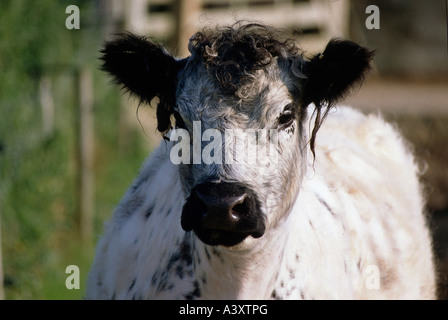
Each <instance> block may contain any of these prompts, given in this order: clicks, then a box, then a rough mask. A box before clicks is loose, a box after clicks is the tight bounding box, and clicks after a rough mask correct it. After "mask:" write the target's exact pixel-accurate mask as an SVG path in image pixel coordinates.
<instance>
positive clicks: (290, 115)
mask: <svg viewBox="0 0 448 320" xmlns="http://www.w3.org/2000/svg"><path fill="white" fill-rule="evenodd" d="M295 118H296V115H295V112H294V109H293V105H292V104H288V105H287V106H286V107H285V108H284V109H283V111H282V113H281V114H280V115H279V117H278V119H277V122H278V129H279V130H282V129H286V128H288V127H289V126H290V125H292V123H293V122H294V119H295Z"/></svg>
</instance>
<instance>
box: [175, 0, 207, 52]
mask: <svg viewBox="0 0 448 320" xmlns="http://www.w3.org/2000/svg"><path fill="white" fill-rule="evenodd" d="M175 4H176V5H175V10H174V11H175V15H174V19H175V21H174V22H175V26H176V28H175V48H174V49H175V52H176V54H177V55H178V56H179V57H181V58H184V57H186V56H188V54H189V53H188V41H189V40H190V37H191V36H192V35H193V34H194V33H195V32H196V31H197V30H196V27H197V25H198V21H197V19H198V18H199V14H200V12H201V0H188V1H187V0H176V1H175Z"/></svg>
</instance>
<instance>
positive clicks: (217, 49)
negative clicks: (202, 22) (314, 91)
mask: <svg viewBox="0 0 448 320" xmlns="http://www.w3.org/2000/svg"><path fill="white" fill-rule="evenodd" d="M284 34H285V33H284V32H281V31H280V30H278V29H274V28H271V27H268V26H265V25H261V24H257V23H249V24H244V25H242V23H241V22H237V23H235V24H234V25H232V26H229V27H223V28H216V29H213V30H212V29H204V30H203V31H202V32H198V33H196V34H194V35H193V36H192V37H191V39H190V44H189V48H188V49H189V50H190V52H191V53H192V54H193V55H196V56H198V57H200V58H202V61H203V63H204V65H205V66H206V68H207V69H208V71H209V72H210V74H211V75H213V76H214V77H215V79H216V80H217V82H218V83H219V84H220V85H221V87H222V88H223V90H224V91H225V92H227V93H235V92H236V91H237V89H238V88H239V87H241V86H244V85H245V84H246V83H247V82H248V81H250V79H252V78H253V75H254V72H255V71H257V70H263V69H265V68H266V67H267V66H268V65H269V64H270V63H271V62H272V60H273V58H274V57H278V56H280V57H286V56H293V55H297V54H298V53H299V48H298V47H297V46H296V44H295V42H294V40H293V39H289V38H284Z"/></svg>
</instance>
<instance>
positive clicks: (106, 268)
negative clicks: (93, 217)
mask: <svg viewBox="0 0 448 320" xmlns="http://www.w3.org/2000/svg"><path fill="white" fill-rule="evenodd" d="M189 50H190V53H191V55H190V56H189V57H188V58H186V59H182V60H178V59H175V58H173V57H172V56H171V55H169V54H168V53H167V52H166V51H165V50H164V49H163V48H162V47H161V46H159V45H157V44H154V43H152V42H150V41H148V40H147V39H146V38H144V37H140V36H136V35H133V34H123V35H122V37H121V38H119V39H117V40H115V41H112V42H108V43H107V44H106V46H105V48H104V50H103V51H102V53H103V56H102V59H103V61H104V65H103V69H104V70H106V71H107V72H108V73H110V74H111V75H112V76H113V77H114V79H115V81H116V82H117V83H119V84H121V85H123V87H124V88H126V89H127V90H128V91H129V92H130V93H131V94H133V95H135V96H137V97H138V98H139V99H141V100H142V101H143V102H147V103H149V102H151V101H152V100H153V98H154V97H158V99H159V103H158V105H157V120H158V130H159V131H160V132H162V133H163V134H164V135H165V137H166V138H167V140H171V141H163V142H162V143H161V145H160V146H159V147H158V149H157V150H156V151H155V152H154V153H153V154H152V155H151V157H150V158H149V159H148V161H147V162H146V163H145V164H144V166H143V168H142V170H141V172H140V174H139V176H138V178H137V179H136V180H135V182H134V183H133V185H132V186H131V188H130V189H129V190H128V192H127V193H126V195H125V196H124V198H123V199H122V201H121V202H120V204H119V205H118V207H117V209H116V211H115V213H114V215H113V217H112V220H111V221H110V222H109V223H108V225H107V228H106V231H105V234H104V236H103V237H102V238H101V240H100V242H99V244H98V248H97V253H96V258H95V261H94V264H93V267H92V270H91V272H90V275H89V281H88V289H87V293H86V297H87V298H88V299H369V298H372V299H376V298H380V299H387V298H412V299H414V298H415V299H419V298H434V296H435V280H434V277H435V276H434V269H433V268H434V267H433V256H432V248H431V242H430V236H429V232H428V229H427V227H426V221H425V215H424V200H423V197H422V190H421V186H420V184H419V177H418V175H419V170H418V166H417V165H416V163H415V161H414V158H413V155H412V154H411V153H410V152H409V150H408V148H407V147H406V143H404V142H403V139H402V137H401V136H400V134H399V133H397V131H396V130H395V129H394V128H393V127H392V126H391V125H389V124H387V123H385V122H384V121H383V120H382V119H381V118H380V117H379V116H374V115H369V116H365V115H363V114H361V113H360V112H358V111H355V110H353V109H350V108H347V107H342V106H338V107H337V108H335V104H336V103H337V102H338V101H340V100H341V99H342V98H344V97H345V96H346V94H347V93H349V91H350V89H351V88H352V87H353V86H355V85H357V84H360V83H361V81H362V80H363V78H364V76H365V74H366V72H367V71H368V70H369V69H370V62H371V59H372V57H373V53H372V52H371V51H369V50H367V49H366V48H363V47H361V46H359V45H357V44H355V43H353V42H350V41H344V40H340V39H333V40H331V41H330V42H329V43H328V45H327V46H326V48H325V50H324V51H323V53H321V54H318V55H315V56H312V57H308V58H306V57H305V55H304V53H303V52H301V51H300V50H299V48H298V47H297V46H296V43H295V42H294V41H293V40H291V39H287V38H285V37H284V35H283V34H282V33H281V32H279V31H277V30H275V29H273V28H269V27H266V26H263V25H259V24H250V23H249V24H247V23H246V24H245V23H237V24H235V25H233V26H230V27H225V28H214V29H206V30H203V31H202V32H199V33H196V34H195V35H194V36H193V37H192V38H191V40H190V43H189ZM330 111H331V112H330ZM329 112H330V113H329ZM324 119H326V120H325V122H324ZM316 134H317V138H316ZM238 141H239V142H238ZM241 141H242V143H241ZM263 150H264V151H263ZM268 151H269V152H268ZM241 155H243V156H241ZM250 156H252V160H253V161H252V162H251V161H247V160H248V158H249V157H250Z"/></svg>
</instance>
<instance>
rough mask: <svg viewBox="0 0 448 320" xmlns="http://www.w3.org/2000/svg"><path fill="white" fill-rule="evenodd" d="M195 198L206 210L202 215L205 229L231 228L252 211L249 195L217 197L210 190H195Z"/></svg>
mask: <svg viewBox="0 0 448 320" xmlns="http://www.w3.org/2000/svg"><path fill="white" fill-rule="evenodd" d="M194 196H195V197H196V198H197V199H198V200H199V202H200V204H201V205H202V207H203V208H204V212H203V213H202V218H203V220H202V223H203V225H204V227H208V228H216V227H218V226H222V225H228V226H231V225H233V224H236V223H238V221H240V219H241V218H242V217H244V216H245V215H247V214H248V213H249V210H250V200H249V198H248V195H247V193H243V194H231V195H229V194H227V195H225V194H222V195H220V196H215V195H214V194H213V192H209V190H195V194H194Z"/></svg>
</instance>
